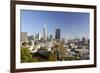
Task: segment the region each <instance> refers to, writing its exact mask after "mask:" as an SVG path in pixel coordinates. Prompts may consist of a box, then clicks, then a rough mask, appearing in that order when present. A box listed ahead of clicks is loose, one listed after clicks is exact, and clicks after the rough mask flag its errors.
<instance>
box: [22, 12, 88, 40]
mask: <svg viewBox="0 0 100 73" xmlns="http://www.w3.org/2000/svg"><path fill="white" fill-rule="evenodd" d="M44 24H46V26H47V32H48V35H51V34H52V35H55V29H56V28H60V30H61V37H63V38H66V39H69V38H74V37H75V36H76V37H80V38H81V37H84V36H87V37H88V38H89V36H90V35H89V13H82V12H81V13H79V12H60V11H59V12H58V11H39V10H38V11H37V10H21V32H28V34H35V33H38V32H39V33H41V34H42V33H43V26H44Z"/></svg>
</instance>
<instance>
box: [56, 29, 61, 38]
mask: <svg viewBox="0 0 100 73" xmlns="http://www.w3.org/2000/svg"><path fill="white" fill-rule="evenodd" d="M60 38H61V34H60V28H57V29H56V31H55V39H57V40H60Z"/></svg>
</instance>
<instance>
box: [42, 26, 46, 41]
mask: <svg viewBox="0 0 100 73" xmlns="http://www.w3.org/2000/svg"><path fill="white" fill-rule="evenodd" d="M43 39H44V40H47V27H46V24H44V27H43Z"/></svg>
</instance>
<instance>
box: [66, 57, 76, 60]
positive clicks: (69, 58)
mask: <svg viewBox="0 0 100 73" xmlns="http://www.w3.org/2000/svg"><path fill="white" fill-rule="evenodd" d="M64 60H65V61H71V60H76V58H75V57H65V59H64Z"/></svg>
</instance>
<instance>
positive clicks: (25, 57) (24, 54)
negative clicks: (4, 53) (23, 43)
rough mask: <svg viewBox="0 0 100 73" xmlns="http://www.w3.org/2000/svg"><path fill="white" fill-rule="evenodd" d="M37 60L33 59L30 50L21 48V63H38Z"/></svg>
mask: <svg viewBox="0 0 100 73" xmlns="http://www.w3.org/2000/svg"><path fill="white" fill-rule="evenodd" d="M36 61H37V59H33V58H32V55H31V53H30V51H29V50H28V48H21V62H36Z"/></svg>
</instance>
